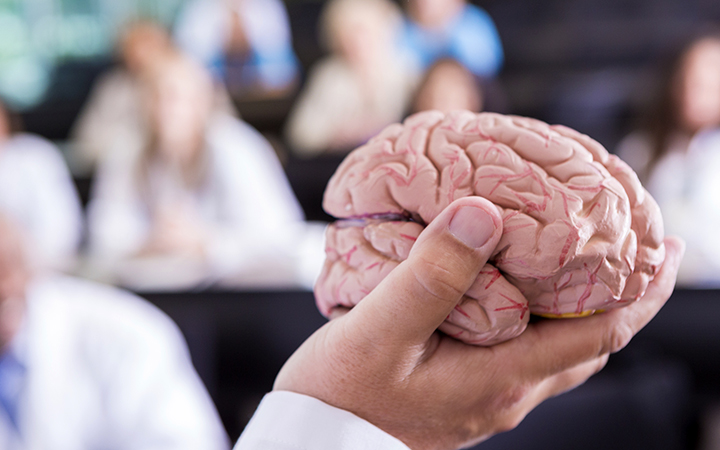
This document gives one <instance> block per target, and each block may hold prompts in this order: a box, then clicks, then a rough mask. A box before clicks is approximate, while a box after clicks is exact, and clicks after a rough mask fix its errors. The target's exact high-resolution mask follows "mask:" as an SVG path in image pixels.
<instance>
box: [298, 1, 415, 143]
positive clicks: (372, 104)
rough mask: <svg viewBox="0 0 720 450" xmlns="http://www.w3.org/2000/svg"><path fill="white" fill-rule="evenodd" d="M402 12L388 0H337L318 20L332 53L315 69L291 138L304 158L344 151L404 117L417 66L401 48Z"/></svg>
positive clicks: (305, 91) (301, 99)
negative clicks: (399, 34)
mask: <svg viewBox="0 0 720 450" xmlns="http://www.w3.org/2000/svg"><path fill="white" fill-rule="evenodd" d="M401 22H402V15H401V12H400V10H399V9H398V8H397V6H396V5H394V4H393V3H392V2H390V1H389V0H332V1H330V2H328V3H327V5H326V6H325V9H324V10H323V15H322V18H321V27H322V28H321V32H322V35H323V36H324V38H325V44H326V46H327V47H328V49H329V50H331V52H332V53H331V55H330V56H328V57H327V58H325V59H323V60H321V61H319V62H318V63H317V65H316V66H315V67H313V69H312V70H311V72H310V74H309V76H308V80H307V84H306V86H305V87H304V88H303V90H302V92H301V93H300V96H299V97H298V100H297V103H296V104H295V106H294V107H293V110H292V111H291V112H290V116H289V118H288V123H287V128H286V130H285V131H286V135H287V139H288V142H289V143H290V145H291V147H292V150H294V151H295V152H296V153H297V154H298V155H300V156H314V155H318V154H321V153H323V152H330V153H332V152H336V153H337V152H346V151H349V150H351V149H352V148H354V147H355V146H357V145H360V144H363V143H365V141H366V140H367V139H369V138H370V137H372V136H373V135H375V134H376V133H377V132H379V131H380V130H382V129H383V128H384V127H386V126H387V125H390V124H392V123H394V122H398V121H400V120H402V118H403V115H404V114H405V112H406V109H407V108H408V106H409V103H410V100H411V97H412V94H413V90H414V88H415V85H416V84H417V79H418V75H419V73H418V71H416V70H415V68H414V67H413V66H412V65H411V64H406V61H405V58H404V57H403V56H402V55H401V54H400V52H399V50H398V48H397V42H396V41H397V34H398V33H399V30H400V25H401Z"/></svg>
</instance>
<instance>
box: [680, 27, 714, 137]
mask: <svg viewBox="0 0 720 450" xmlns="http://www.w3.org/2000/svg"><path fill="white" fill-rule="evenodd" d="M683 69H684V70H683V75H682V81H681V85H680V89H679V91H680V92H679V93H678V95H679V99H680V101H679V107H680V118H681V122H682V125H683V126H684V127H685V128H686V129H688V130H689V131H691V132H696V131H698V130H700V129H701V128H704V127H709V126H717V125H720V41H715V40H709V39H708V40H704V41H701V42H699V43H698V44H696V45H695V46H694V47H693V48H692V49H691V50H690V52H689V53H688V55H687V58H686V60H685V65H684V67H683Z"/></svg>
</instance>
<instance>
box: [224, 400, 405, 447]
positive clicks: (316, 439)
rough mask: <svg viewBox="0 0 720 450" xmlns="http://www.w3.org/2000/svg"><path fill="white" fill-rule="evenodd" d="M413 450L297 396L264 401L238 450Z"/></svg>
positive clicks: (351, 416)
mask: <svg viewBox="0 0 720 450" xmlns="http://www.w3.org/2000/svg"><path fill="white" fill-rule="evenodd" d="M260 449H262V450H409V448H408V447H407V446H406V445H405V444H403V443H402V442H401V441H400V440H399V439H397V438H394V437H393V436H390V435H389V434H387V433H386V432H384V431H382V430H381V429H379V428H377V427H376V426H374V425H372V424H371V423H370V422H368V421H366V420H364V419H361V418H360V417H358V416H356V415H355V414H352V413H350V412H348V411H345V410H342V409H339V408H335V407H333V406H330V405H328V404H327V403H323V402H321V401H320V400H318V399H316V398H313V397H309V396H307V395H302V394H296V393H294V392H286V391H274V392H271V393H269V394H267V395H265V397H264V398H263V400H262V402H260V406H259V407H258V409H257V411H255V415H254V416H253V418H252V419H251V420H250V423H248V425H247V427H246V428H245V431H244V432H243V434H242V436H240V440H238V442H237V444H236V445H235V449H234V450H260Z"/></svg>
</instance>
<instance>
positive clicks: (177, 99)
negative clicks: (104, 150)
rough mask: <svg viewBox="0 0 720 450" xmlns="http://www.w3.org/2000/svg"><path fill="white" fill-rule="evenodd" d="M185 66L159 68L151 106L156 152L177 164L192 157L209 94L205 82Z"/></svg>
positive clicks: (203, 126)
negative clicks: (161, 69) (156, 144)
mask: <svg viewBox="0 0 720 450" xmlns="http://www.w3.org/2000/svg"><path fill="white" fill-rule="evenodd" d="M186 69H187V68H186V67H183V66H182V65H178V66H177V67H170V68H168V69H166V70H163V71H162V73H161V74H160V75H159V78H158V80H156V83H155V86H154V88H155V92H154V96H153V97H154V98H153V100H154V101H153V105H152V107H151V111H152V120H153V122H154V125H155V131H156V135H157V139H158V145H159V150H160V154H161V155H162V156H163V157H164V158H166V159H168V160H174V161H179V162H181V163H186V162H189V161H191V160H192V159H193V157H194V156H195V155H194V153H195V152H196V151H197V144H198V142H199V141H200V140H201V139H202V136H203V134H204V131H205V124H206V122H207V117H208V114H209V106H208V104H209V102H210V101H211V100H210V99H211V97H212V94H213V93H212V89H211V86H208V83H209V82H207V81H206V80H203V79H200V78H199V77H195V76H194V74H193V73H192V71H191V70H186Z"/></svg>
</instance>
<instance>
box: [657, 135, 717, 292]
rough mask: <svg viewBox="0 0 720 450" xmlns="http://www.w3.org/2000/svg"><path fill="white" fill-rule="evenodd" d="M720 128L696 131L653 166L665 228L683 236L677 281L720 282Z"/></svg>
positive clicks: (711, 283) (684, 282)
mask: <svg viewBox="0 0 720 450" xmlns="http://www.w3.org/2000/svg"><path fill="white" fill-rule="evenodd" d="M718 172H720V129H713V130H706V131H703V132H701V133H699V134H697V135H696V136H695V137H693V139H692V140H691V141H690V143H689V144H688V146H687V148H686V149H685V148H679V149H671V151H669V152H668V153H667V154H665V156H663V157H662V158H661V159H660V160H659V161H658V162H657V164H656V165H655V167H654V169H653V171H652V173H651V174H650V176H649V178H648V183H647V189H648V191H650V194H652V196H653V197H654V198H655V200H656V201H657V203H658V205H659V206H660V210H661V211H662V215H663V221H664V222H665V233H666V234H668V235H670V234H677V235H679V236H681V237H682V238H683V239H685V241H686V243H687V249H686V251H685V256H684V258H683V261H682V264H681V265H680V271H679V273H678V282H679V283H680V284H685V285H694V286H706V287H711V286H713V287H717V286H720V233H718V230H720V176H718Z"/></svg>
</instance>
